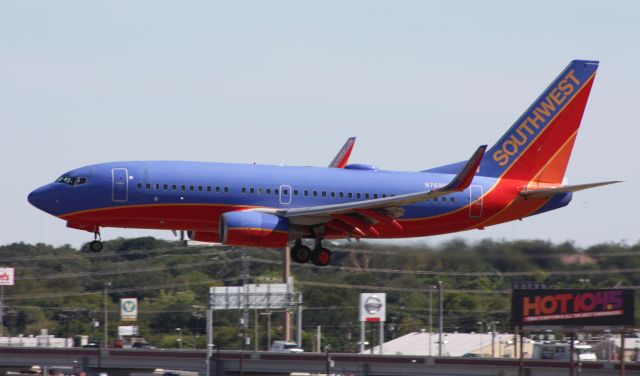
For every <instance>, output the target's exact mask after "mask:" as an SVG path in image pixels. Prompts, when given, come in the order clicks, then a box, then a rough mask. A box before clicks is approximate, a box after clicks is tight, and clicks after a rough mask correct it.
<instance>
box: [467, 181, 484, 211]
mask: <svg viewBox="0 0 640 376" xmlns="http://www.w3.org/2000/svg"><path fill="white" fill-rule="evenodd" d="M469 202H470V203H471V204H470V205H469V218H480V217H482V186H481V185H472V186H469Z"/></svg>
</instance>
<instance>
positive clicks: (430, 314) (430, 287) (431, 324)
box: [429, 285, 436, 356]
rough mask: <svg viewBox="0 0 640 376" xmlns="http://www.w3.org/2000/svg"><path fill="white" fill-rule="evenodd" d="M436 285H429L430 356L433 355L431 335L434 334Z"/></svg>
mask: <svg viewBox="0 0 640 376" xmlns="http://www.w3.org/2000/svg"><path fill="white" fill-rule="evenodd" d="M435 289H436V286H433V285H431V286H429V356H431V354H432V352H431V342H432V341H431V335H432V334H433V290H435Z"/></svg>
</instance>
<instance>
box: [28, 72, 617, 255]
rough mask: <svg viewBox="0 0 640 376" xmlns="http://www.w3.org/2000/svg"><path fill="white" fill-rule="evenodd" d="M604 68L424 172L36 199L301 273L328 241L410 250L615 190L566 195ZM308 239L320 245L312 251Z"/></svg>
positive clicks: (240, 180)
mask: <svg viewBox="0 0 640 376" xmlns="http://www.w3.org/2000/svg"><path fill="white" fill-rule="evenodd" d="M597 68H598V62H597V61H584V60H575V61H572V62H571V63H570V64H569V65H568V66H567V68H566V69H565V70H563V71H562V73H561V74H560V75H559V76H558V77H557V78H556V79H555V80H554V81H553V82H552V83H551V85H550V86H549V87H548V88H547V89H546V90H545V91H544V92H543V93H542V94H541V95H540V97H538V98H537V99H536V100H535V101H534V102H533V104H532V105H531V106H530V107H529V108H528V109H527V110H526V111H525V112H524V114H523V115H522V116H521V117H520V118H519V119H518V120H516V122H515V124H514V125H513V126H511V128H509V130H508V131H507V132H506V133H505V134H504V135H503V136H502V137H501V138H500V139H499V140H498V142H497V143H496V144H495V145H493V146H492V147H491V148H489V149H488V150H487V148H486V146H480V147H479V148H478V149H477V150H476V151H475V152H474V153H473V155H472V156H471V158H470V159H469V160H467V161H464V162H459V163H454V164H450V165H446V166H441V167H437V168H432V169H429V170H424V171H417V172H399V171H385V170H381V169H379V168H377V167H375V166H372V165H365V164H347V163H348V159H349V155H350V154H351V151H352V149H353V145H354V143H355V139H354V138H350V139H349V140H348V141H347V143H346V144H345V145H344V147H343V148H342V149H341V150H340V152H339V153H338V155H337V156H336V158H335V159H334V160H333V162H331V164H330V166H329V167H295V166H278V165H259V164H229V163H208V162H178V161H134V162H109V163H102V164H96V165H90V166H86V167H81V168H78V169H75V170H71V171H69V172H67V173H64V174H63V175H62V176H60V177H59V178H58V179H57V180H55V181H54V182H52V183H49V184H47V185H45V186H43V187H40V188H38V189H36V190H35V191H33V192H31V194H29V197H28V199H29V202H30V203H31V204H33V205H34V206H36V207H37V208H39V209H41V210H43V211H45V212H47V213H49V214H51V215H54V216H56V217H58V218H61V219H63V220H64V221H66V223H67V227H70V228H74V229H80V230H85V231H89V232H91V233H93V234H94V240H93V241H92V242H91V243H90V249H91V250H93V251H99V250H101V249H102V243H101V242H100V229H101V228H103V227H122V228H143V229H167V230H186V231H188V233H189V236H190V238H191V239H194V240H198V241H203V242H219V243H222V244H226V245H234V246H247V247H273V248H276V247H285V246H287V245H290V246H291V250H290V253H291V258H292V260H293V261H295V262H298V263H306V262H308V261H311V262H313V263H314V264H316V265H320V266H324V265H327V264H329V263H330V260H331V251H330V250H328V249H327V248H325V247H323V246H322V241H323V240H324V239H344V238H405V237H417V236H429V235H436V234H445V233H451V232H456V231H463V230H469V229H480V228H485V227H487V226H492V225H496V224H499V223H504V222H508V221H513V220H517V219H521V218H524V217H528V216H532V215H536V214H541V213H544V212H546V211H549V210H554V209H558V208H561V207H564V206H566V205H567V204H569V202H570V201H571V197H572V193H573V192H575V191H579V190H582V189H586V188H593V187H597V186H601V185H606V184H611V183H614V182H612V181H609V182H601V183H592V184H581V185H565V184H563V180H564V175H565V171H566V169H567V164H568V162H569V157H570V155H571V151H572V148H573V144H574V142H575V140H576V136H577V133H578V128H579V126H580V123H581V120H582V116H583V113H584V109H585V106H586V103H587V99H588V98H589V92H590V91H591V86H592V85H593V81H594V77H595V73H596V70H597ZM302 239H313V240H315V246H314V247H312V248H313V249H311V248H310V247H307V246H306V245H304V244H303V242H302Z"/></svg>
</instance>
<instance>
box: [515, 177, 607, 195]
mask: <svg viewBox="0 0 640 376" xmlns="http://www.w3.org/2000/svg"><path fill="white" fill-rule="evenodd" d="M616 183H620V181H619V180H613V181H603V182H599V183H590V184H577V185H565V186H562V187H550V188H540V189H528V190H525V191H521V192H520V196H522V197H524V198H549V197H551V196H553V195H556V194H558V193H568V192H577V191H581V190H583V189H589V188H595V187H601V186H603V185H609V184H616Z"/></svg>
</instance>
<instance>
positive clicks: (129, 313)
mask: <svg viewBox="0 0 640 376" xmlns="http://www.w3.org/2000/svg"><path fill="white" fill-rule="evenodd" d="M137 319H138V299H137V298H122V299H120V320H122V321H136V320H137Z"/></svg>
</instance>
